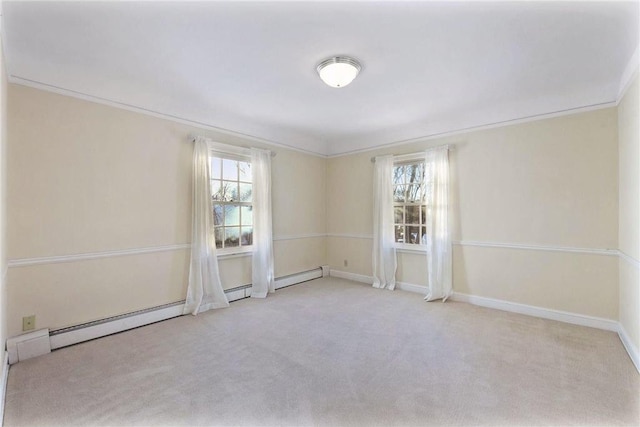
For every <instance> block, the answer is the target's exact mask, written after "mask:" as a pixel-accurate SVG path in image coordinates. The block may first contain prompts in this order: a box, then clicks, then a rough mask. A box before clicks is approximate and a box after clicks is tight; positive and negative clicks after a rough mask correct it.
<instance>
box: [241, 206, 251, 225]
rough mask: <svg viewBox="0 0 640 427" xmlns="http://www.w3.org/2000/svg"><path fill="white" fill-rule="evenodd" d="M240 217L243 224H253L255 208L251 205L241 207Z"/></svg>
mask: <svg viewBox="0 0 640 427" xmlns="http://www.w3.org/2000/svg"><path fill="white" fill-rule="evenodd" d="M240 218H241V224H242V225H253V208H252V207H251V206H242V207H240Z"/></svg>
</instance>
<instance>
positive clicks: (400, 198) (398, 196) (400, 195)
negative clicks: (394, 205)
mask: <svg viewBox="0 0 640 427" xmlns="http://www.w3.org/2000/svg"><path fill="white" fill-rule="evenodd" d="M404 193H405V188H404V185H396V186H394V187H393V201H394V202H404V197H405V196H404Z"/></svg>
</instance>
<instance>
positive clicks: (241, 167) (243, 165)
mask: <svg viewBox="0 0 640 427" xmlns="http://www.w3.org/2000/svg"><path fill="white" fill-rule="evenodd" d="M238 171H239V172H240V181H244V182H251V163H249V162H238Z"/></svg>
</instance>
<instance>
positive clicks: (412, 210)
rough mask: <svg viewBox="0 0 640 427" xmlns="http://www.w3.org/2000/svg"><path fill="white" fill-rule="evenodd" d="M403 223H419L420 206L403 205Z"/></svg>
mask: <svg viewBox="0 0 640 427" xmlns="http://www.w3.org/2000/svg"><path fill="white" fill-rule="evenodd" d="M405 221H406V222H405V224H420V206H407V207H405Z"/></svg>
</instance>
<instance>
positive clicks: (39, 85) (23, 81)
mask: <svg viewBox="0 0 640 427" xmlns="http://www.w3.org/2000/svg"><path fill="white" fill-rule="evenodd" d="M5 53H6V50H5ZM6 56H7V55H6V54H5V57H6ZM7 80H8V81H9V83H12V84H18V85H21V86H27V87H31V88H34V89H39V90H44V91H46V92H52V93H57V94H59V95H64V96H69V97H71V98H76V99H81V100H83V101H89V102H94V103H96V104H102V105H107V106H109V107H114V108H119V109H121V110H127V111H132V112H134V113H138V114H144V115H146V116H151V117H156V118H159V119H163V120H168V121H171V122H174V123H180V124H183V125H187V126H193V127H196V128H199V129H205V130H210V131H215V132H219V133H222V134H224V135H229V136H233V137H236V138H243V139H246V140H248V141H255V142H259V143H262V144H266V145H269V146H273V147H278V148H284V149H287V150H291V151H297V152H299V153H304V154H309V155H312V156H316V157H322V158H326V157H327V156H326V155H325V154H324V153H320V152H316V151H312V150H306V149H303V148H298V147H294V146H293V145H287V144H283V143H281V142H276V141H271V140H269V139H264V138H260V137H258V136H253V135H249V134H246V133H242V132H237V131H234V130H231V129H225V128H221V127H217V126H214V125H211V124H208V123H203V122H199V121H195V120H189V119H186V118H183V117H179V116H174V115H172V114H165V113H162V112H160V111H154V110H150V109H148V108H143V107H138V106H135V105H131V104H127V103H124V102H119V101H114V100H111V99H108V98H102V97H99V96H94V95H89V94H87V93H84V92H79V91H75V90H71V89H65V88H63V87H59V86H54V85H50V84H47V83H43V82H39V81H36V80H31V79H27V78H24V77H20V76H16V75H14V74H10V73H8V72H7ZM186 136H187V135H185V137H186Z"/></svg>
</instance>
